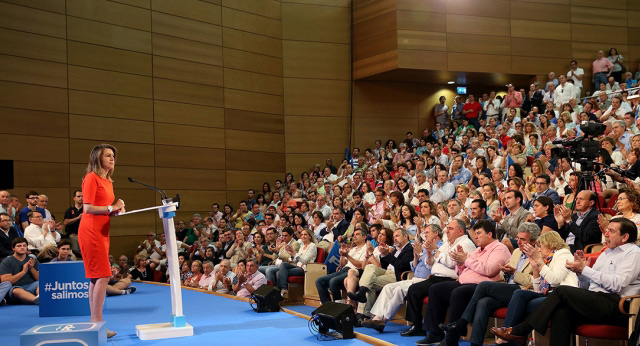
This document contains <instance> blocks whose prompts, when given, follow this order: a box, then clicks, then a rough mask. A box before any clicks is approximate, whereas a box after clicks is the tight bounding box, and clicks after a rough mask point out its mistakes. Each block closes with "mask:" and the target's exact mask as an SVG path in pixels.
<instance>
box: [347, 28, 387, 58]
mask: <svg viewBox="0 0 640 346" xmlns="http://www.w3.org/2000/svg"><path fill="white" fill-rule="evenodd" d="M396 49H398V32H397V31H395V30H392V31H387V32H385V33H382V34H380V35H377V36H372V37H369V38H366V39H363V40H361V41H359V42H358V44H357V46H355V47H354V49H353V59H354V60H363V59H366V58H370V57H372V56H376V55H379V54H382V53H385V52H389V51H393V50H396Z"/></svg>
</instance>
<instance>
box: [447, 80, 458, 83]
mask: <svg viewBox="0 0 640 346" xmlns="http://www.w3.org/2000/svg"><path fill="white" fill-rule="evenodd" d="M455 83H456V82H454V81H452V80H450V81H448V82H447V84H455Z"/></svg>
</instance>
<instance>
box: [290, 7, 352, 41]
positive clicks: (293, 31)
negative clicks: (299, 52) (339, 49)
mask: <svg viewBox="0 0 640 346" xmlns="http://www.w3.org/2000/svg"><path fill="white" fill-rule="evenodd" d="M327 18H331V20H327ZM350 21H351V9H349V8H344V7H331V6H314V5H306V4H289V3H285V4H282V38H283V39H286V40H298V41H320V42H335V43H347V44H348V43H350V41H351V37H350V36H351V35H350V34H351V30H350V26H351V23H350Z"/></svg>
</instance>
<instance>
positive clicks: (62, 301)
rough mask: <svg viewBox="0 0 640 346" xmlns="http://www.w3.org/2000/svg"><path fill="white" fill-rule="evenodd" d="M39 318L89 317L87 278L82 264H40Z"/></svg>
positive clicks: (75, 262)
mask: <svg viewBox="0 0 640 346" xmlns="http://www.w3.org/2000/svg"><path fill="white" fill-rule="evenodd" d="M39 269H40V317H51V316H89V315H90V311H89V279H87V278H86V277H85V276H84V275H85V273H84V262H81V261H68V262H50V263H43V264H40V268H39Z"/></svg>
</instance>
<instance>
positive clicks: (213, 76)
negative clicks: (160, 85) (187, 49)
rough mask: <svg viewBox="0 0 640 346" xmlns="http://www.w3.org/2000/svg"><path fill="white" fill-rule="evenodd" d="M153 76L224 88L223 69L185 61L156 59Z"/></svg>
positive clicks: (154, 60)
mask: <svg viewBox="0 0 640 346" xmlns="http://www.w3.org/2000/svg"><path fill="white" fill-rule="evenodd" d="M153 74H154V76H155V77H158V78H165V79H172V80H178V81H183V82H190V83H198V84H207V85H213V86H222V85H223V81H222V67H220V66H213V65H205V64H201V63H195V62H190V61H185V60H178V59H171V58H165V57H155V58H154V59H153Z"/></svg>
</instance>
